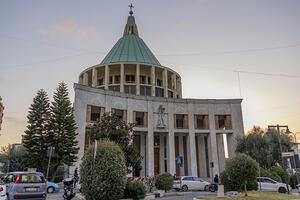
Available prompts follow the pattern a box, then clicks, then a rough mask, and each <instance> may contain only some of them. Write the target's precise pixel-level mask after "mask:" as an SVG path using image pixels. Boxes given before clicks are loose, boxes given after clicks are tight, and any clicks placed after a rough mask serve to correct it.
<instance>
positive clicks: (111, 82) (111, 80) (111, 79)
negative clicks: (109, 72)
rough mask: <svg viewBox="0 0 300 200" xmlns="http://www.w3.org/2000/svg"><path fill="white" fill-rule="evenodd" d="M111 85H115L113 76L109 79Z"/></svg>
mask: <svg viewBox="0 0 300 200" xmlns="http://www.w3.org/2000/svg"><path fill="white" fill-rule="evenodd" d="M109 84H113V77H112V76H110V77H109Z"/></svg>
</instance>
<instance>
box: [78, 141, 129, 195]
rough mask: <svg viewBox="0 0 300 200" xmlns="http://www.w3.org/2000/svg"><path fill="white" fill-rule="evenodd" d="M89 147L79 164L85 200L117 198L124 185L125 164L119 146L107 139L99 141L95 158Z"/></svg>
mask: <svg viewBox="0 0 300 200" xmlns="http://www.w3.org/2000/svg"><path fill="white" fill-rule="evenodd" d="M93 152H94V148H89V149H88V150H87V151H86V153H85V154H84V156H83V161H82V164H81V166H80V175H81V176H80V177H81V190H82V193H83V194H84V195H85V197H86V200H98V199H101V200H117V199H120V198H122V197H123V194H124V189H125V186H126V164H125V158H124V153H123V151H122V150H121V148H120V147H119V146H118V145H117V144H115V143H113V142H111V141H108V140H104V141H102V142H100V143H99V145H98V148H97V154H96V159H95V160H94V155H93Z"/></svg>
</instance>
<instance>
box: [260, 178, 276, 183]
mask: <svg viewBox="0 0 300 200" xmlns="http://www.w3.org/2000/svg"><path fill="white" fill-rule="evenodd" d="M262 182H264V183H271V184H275V183H276V182H275V181H273V180H271V179H268V178H264V179H263V180H262Z"/></svg>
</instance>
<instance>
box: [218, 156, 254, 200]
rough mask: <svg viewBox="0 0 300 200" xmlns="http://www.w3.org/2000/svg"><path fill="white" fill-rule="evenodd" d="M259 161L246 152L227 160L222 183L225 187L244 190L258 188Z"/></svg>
mask: <svg viewBox="0 0 300 200" xmlns="http://www.w3.org/2000/svg"><path fill="white" fill-rule="evenodd" d="M258 171H259V167H258V163H257V162H256V161H255V160H253V159H252V158H251V157H250V156H247V155H246V154H237V155H236V156H235V157H233V158H231V159H230V160H229V161H227V162H226V166H225V170H224V172H223V173H222V174H221V183H222V184H224V187H225V189H226V190H227V191H228V190H236V191H244V192H245V194H246V195H247V190H256V189H257V182H256V177H257V176H258Z"/></svg>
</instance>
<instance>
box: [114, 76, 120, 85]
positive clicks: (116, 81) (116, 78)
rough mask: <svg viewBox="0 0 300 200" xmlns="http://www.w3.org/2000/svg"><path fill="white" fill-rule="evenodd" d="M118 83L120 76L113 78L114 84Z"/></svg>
mask: <svg viewBox="0 0 300 200" xmlns="http://www.w3.org/2000/svg"><path fill="white" fill-rule="evenodd" d="M118 83H120V76H119V75H117V76H115V84H118Z"/></svg>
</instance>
